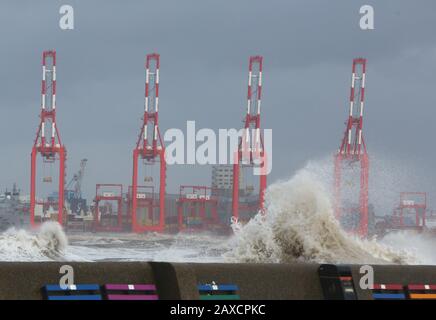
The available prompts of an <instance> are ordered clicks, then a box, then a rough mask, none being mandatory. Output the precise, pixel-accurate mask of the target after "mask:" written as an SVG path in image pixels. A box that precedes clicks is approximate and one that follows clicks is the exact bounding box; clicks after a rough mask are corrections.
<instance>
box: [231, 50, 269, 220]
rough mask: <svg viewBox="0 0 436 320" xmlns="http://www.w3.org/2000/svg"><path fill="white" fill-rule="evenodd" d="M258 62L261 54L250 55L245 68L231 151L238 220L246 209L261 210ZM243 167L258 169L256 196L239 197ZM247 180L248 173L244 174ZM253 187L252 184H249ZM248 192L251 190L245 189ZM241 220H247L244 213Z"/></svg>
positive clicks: (263, 164) (263, 181)
mask: <svg viewBox="0 0 436 320" xmlns="http://www.w3.org/2000/svg"><path fill="white" fill-rule="evenodd" d="M262 64H263V58H262V57H261V56H252V57H250V60H249V67H248V93H247V113H246V115H245V121H244V128H243V134H242V137H241V138H240V140H239V144H238V150H236V152H235V154H234V162H233V163H234V164H233V194H232V215H233V218H234V219H236V220H239V219H240V218H241V217H240V216H241V213H244V212H246V213H247V212H248V213H249V214H250V215H251V216H253V213H254V214H256V213H257V212H258V211H261V212H263V204H264V194H265V189H266V174H265V170H266V169H265V168H266V162H265V161H267V159H266V153H265V150H264V145H263V136H262V133H261V130H260V115H261V109H260V104H261V97H262ZM243 168H250V169H252V170H253V172H254V169H255V168H260V170H259V172H258V178H259V186H258V194H257V199H253V198H252V197H247V196H246V195H244V196H245V197H244V198H245V199H241V197H240V189H241V188H240V182H239V177H240V171H241V170H242V169H243ZM244 178H245V179H248V174H244ZM249 189H254V186H253V187H251V186H249ZM247 191H248V192H247V193H248V194H249V195H251V194H252V193H253V191H254V190H247ZM242 218H243V219H242V220H248V219H249V217H247V216H244V217H242Z"/></svg>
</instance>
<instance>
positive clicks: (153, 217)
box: [131, 53, 166, 232]
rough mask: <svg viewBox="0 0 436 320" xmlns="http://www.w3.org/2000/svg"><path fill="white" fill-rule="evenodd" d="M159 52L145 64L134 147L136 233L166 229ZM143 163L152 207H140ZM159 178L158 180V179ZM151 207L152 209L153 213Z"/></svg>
mask: <svg viewBox="0 0 436 320" xmlns="http://www.w3.org/2000/svg"><path fill="white" fill-rule="evenodd" d="M159 66H160V57H159V54H157V53H153V54H148V55H147V57H146V63H145V103H144V115H143V118H142V120H143V122H142V126H141V131H140V134H139V137H138V141H137V143H136V147H135V149H134V150H133V176H132V192H131V193H132V205H131V210H132V211H131V217H132V218H131V219H132V230H133V231H134V232H144V231H159V232H161V231H163V230H164V228H165V190H166V162H165V147H164V144H163V141H162V138H161V135H160V131H159ZM139 163H141V164H142V165H143V166H141V167H142V168H143V171H145V172H142V175H141V177H142V178H143V179H144V180H143V181H141V183H144V185H145V186H148V187H151V188H150V191H151V193H152V196H151V199H152V201H151V206H150V203H149V202H147V203H145V205H144V206H141V203H142V201H138V197H139V198H141V194H138V187H140V186H141V185H139V184H138V179H139V177H140V172H139V169H140V166H139ZM156 165H158V166H159V176H158V178H157V179H156V177H153V176H152V175H150V174H149V171H152V170H153V167H155V166H156ZM156 180H158V181H156ZM150 209H151V210H152V211H151V212H150Z"/></svg>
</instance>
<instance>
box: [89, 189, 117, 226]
mask: <svg viewBox="0 0 436 320" xmlns="http://www.w3.org/2000/svg"><path fill="white" fill-rule="evenodd" d="M123 196H124V194H123V185H122V184H108V183H106V184H97V185H96V187H95V198H94V203H95V206H94V226H93V229H94V231H110V232H115V231H122V230H123ZM100 203H102V204H103V205H100Z"/></svg>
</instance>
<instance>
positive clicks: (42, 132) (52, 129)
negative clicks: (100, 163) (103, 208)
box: [29, 50, 66, 226]
mask: <svg viewBox="0 0 436 320" xmlns="http://www.w3.org/2000/svg"><path fill="white" fill-rule="evenodd" d="M38 154H39V155H41V158H42V166H43V170H42V173H43V175H44V176H43V177H42V182H43V183H46V184H52V183H53V176H52V173H53V172H52V170H53V167H55V164H56V163H57V164H58V166H57V167H55V168H54V169H55V170H57V172H58V175H57V177H58V182H57V187H56V189H57V197H54V200H53V199H50V200H49V199H46V198H45V199H42V200H41V198H40V197H39V196H37V191H38V190H39V189H38V190H37V184H36V182H37V178H39V177H38V176H37V173H38V172H39V171H37V156H38ZM65 160H66V149H65V146H64V145H63V144H62V142H61V138H60V136H59V130H58V127H57V124H56V51H54V50H52V51H44V53H43V55H42V89H41V114H40V123H39V126H38V131H37V133H36V138H35V141H34V144H33V147H32V153H31V174H30V209H29V210H30V223H31V225H32V226H35V225H36V224H37V223H36V219H35V212H36V208H38V209H39V210H38V213H39V215H40V220H42V219H43V216H44V215H45V213H46V212H51V214H50V219H53V217H54V218H56V220H57V221H58V222H59V223H60V224H63V211H64V187H65V183H64V179H65ZM44 167H50V168H49V169H48V171H47V170H45V169H46V168H44ZM56 189H55V190H56Z"/></svg>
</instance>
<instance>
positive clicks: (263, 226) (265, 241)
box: [225, 169, 418, 264]
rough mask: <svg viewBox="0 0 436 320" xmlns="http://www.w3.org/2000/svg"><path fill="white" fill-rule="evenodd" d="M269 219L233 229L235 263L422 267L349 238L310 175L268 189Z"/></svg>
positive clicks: (391, 250)
mask: <svg viewBox="0 0 436 320" xmlns="http://www.w3.org/2000/svg"><path fill="white" fill-rule="evenodd" d="M265 206H266V215H265V216H262V215H261V214H257V215H256V216H255V218H254V219H252V220H251V221H249V222H248V223H247V224H246V225H244V226H241V225H239V224H238V223H237V222H236V223H233V229H234V232H235V236H234V237H233V239H232V240H231V242H230V244H229V245H230V247H231V249H230V251H229V252H227V253H226V254H225V258H226V260H227V261H229V262H282V263H283V262H284V263H291V262H314V263H315V262H316V263H357V264H360V263H369V264H385V263H395V264H412V263H413V264H416V263H418V261H417V259H416V258H415V257H414V256H413V255H412V254H410V253H408V252H406V251H404V250H395V249H394V248H392V247H389V246H387V245H383V244H380V243H378V242H376V240H362V239H359V238H357V237H355V236H353V235H350V234H348V233H346V232H345V231H344V230H343V229H342V228H341V227H340V225H339V223H338V222H337V220H336V219H335V218H334V215H333V209H332V205H331V200H330V198H329V196H328V193H327V192H326V191H325V189H324V188H323V185H322V184H321V183H320V182H319V180H318V179H317V178H316V175H314V174H311V173H310V172H309V171H308V170H305V169H303V170H301V171H300V172H298V173H297V174H296V175H295V176H294V177H293V178H291V179H290V180H288V181H283V182H278V183H275V184H272V185H271V186H269V187H268V189H267V191H266V196H265Z"/></svg>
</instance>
